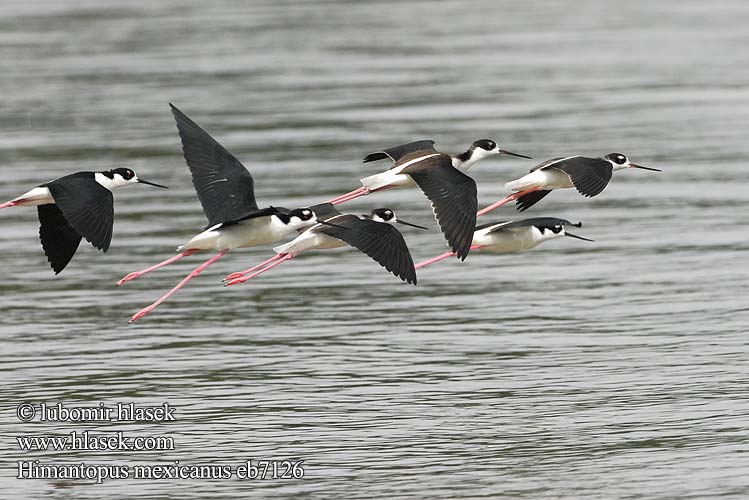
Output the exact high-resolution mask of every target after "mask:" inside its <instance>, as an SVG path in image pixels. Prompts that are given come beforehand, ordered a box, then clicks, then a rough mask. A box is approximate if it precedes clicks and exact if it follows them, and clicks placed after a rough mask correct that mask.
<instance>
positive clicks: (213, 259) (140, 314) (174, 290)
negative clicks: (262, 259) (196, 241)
mask: <svg viewBox="0 0 749 500" xmlns="http://www.w3.org/2000/svg"><path fill="white" fill-rule="evenodd" d="M227 253H229V250H221V251H220V252H219V253H217V254H216V255H214V256H213V257H211V258H210V259H208V260H207V261H205V262H203V263H202V264H200V265H199V266H198V267H196V268H195V269H194V270H193V272H191V273H190V274H188V275H187V276H185V278H184V279H183V280H182V281H180V282H179V283H178V284H177V286H175V287H174V288H172V289H171V290H169V291H168V292H167V293H166V294H164V295H163V296H162V297H161V298H160V299H159V300H157V301H156V302H154V303H153V304H151V305H150V306H148V307H144V308H143V309H141V310H140V311H138V312H137V313H135V314H133V317H132V318H130V321H128V323H133V322H134V321H138V320H139V319H140V318H142V317H143V316H145V315H146V314H148V313H150V312H151V311H153V310H154V309H156V308H157V307H158V306H159V304H161V303H162V302H164V301H165V300H166V299H168V298H169V297H171V296H172V295H174V294H175V293H177V290H179V289H180V288H182V287H183V286H185V285H186V284H187V282H188V281H190V280H191V279H193V278H194V277H196V276H197V275H199V274H200V273H202V272H203V270H204V269H205V268H206V267H208V266H210V265H211V264H213V263H214V262H216V261H217V260H218V259H220V258H221V257H223V256H224V255H226V254H227Z"/></svg>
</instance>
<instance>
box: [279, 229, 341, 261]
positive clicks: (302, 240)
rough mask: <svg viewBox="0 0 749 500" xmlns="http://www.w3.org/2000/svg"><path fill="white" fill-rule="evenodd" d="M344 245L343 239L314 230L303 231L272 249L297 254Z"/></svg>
mask: <svg viewBox="0 0 749 500" xmlns="http://www.w3.org/2000/svg"><path fill="white" fill-rule="evenodd" d="M344 246H346V243H344V242H343V241H341V240H339V239H337V238H333V237H332V236H328V235H327V234H322V233H317V232H314V231H305V232H303V233H302V234H300V235H299V236H297V237H296V238H294V239H293V240H291V241H290V242H288V243H285V244H283V245H280V246H277V247H275V248H274V249H273V251H274V252H276V253H290V254H292V255H297V254H300V253H302V252H305V251H307V250H311V249H313V248H315V249H326V248H339V247H344Z"/></svg>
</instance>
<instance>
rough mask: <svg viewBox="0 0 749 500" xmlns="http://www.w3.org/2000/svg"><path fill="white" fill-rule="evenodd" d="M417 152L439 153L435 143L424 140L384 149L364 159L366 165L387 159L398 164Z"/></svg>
mask: <svg viewBox="0 0 749 500" xmlns="http://www.w3.org/2000/svg"><path fill="white" fill-rule="evenodd" d="M416 152H425V153H436V152H437V151H436V150H435V149H434V141H430V140H423V141H415V142H409V143H408V144H401V145H400V146H394V147H392V148H387V149H383V150H382V151H375V152H373V153H369V154H368V155H367V156H365V157H364V163H367V162H370V161H377V160H382V159H385V158H390V159H391V160H393V162H395V163H398V161H400V160H401V158H403V157H404V156H406V155H410V154H412V153H416Z"/></svg>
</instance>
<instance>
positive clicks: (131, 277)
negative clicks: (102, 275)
mask: <svg viewBox="0 0 749 500" xmlns="http://www.w3.org/2000/svg"><path fill="white" fill-rule="evenodd" d="M197 251H198V249H197V248H190V249H187V250H185V251H184V252H182V253H178V254H177V255H175V256H174V257H169V258H168V259H166V260H165V261H163V262H159V263H158V264H155V265H153V266H151V267H147V268H145V269H141V270H140V271H135V272H133V273H130V274H128V275H127V276H125V277H124V278H122V279H121V280H120V281H118V282H117V285H121V284H123V283H126V282H128V281H130V280H134V279H135V278H140V277H141V276H143V275H144V274H148V273H150V272H151V271H155V270H156V269H158V268H160V267H164V266H166V265H167V264H171V263H172V262H175V261H178V260H179V259H181V258H182V257H187V256H188V255H192V254H194V253H195V252H197Z"/></svg>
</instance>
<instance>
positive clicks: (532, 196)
mask: <svg viewBox="0 0 749 500" xmlns="http://www.w3.org/2000/svg"><path fill="white" fill-rule="evenodd" d="M625 168H639V169H643V170H652V171H654V172H660V171H661V170H659V169H657V168H651V167H643V166H642V165H637V164H635V163H631V162H630V161H629V158H627V157H626V156H625V155H623V154H621V153H609V154H607V155H606V156H604V157H603V158H586V157H584V156H568V157H566V158H554V159H551V160H547V161H545V162H543V163H541V164H539V165H536V166H535V167H533V168H532V169H531V171H530V173H529V174H526V175H525V176H523V177H521V178H520V179H516V180H514V181H510V182H508V183H506V184H505V188H507V189H510V190H512V191H515V193H513V194H511V195H509V196H506V197H505V198H503V199H501V200H499V201H498V202H496V203H493V204H492V205H489V206H488V207H486V208H483V209H481V210H480V211H479V212H478V214H477V215H483V214H485V213H488V212H491V211H492V210H494V209H495V208H497V207H501V206H502V205H504V204H505V203H508V202H510V201H512V200H517V201H516V204H517V209H518V210H519V211H521V212H522V211H524V210H527V209H528V208H530V207H532V206H533V205H535V204H536V203H538V202H539V201H540V200H541V199H542V198H544V197H545V196H546V195H547V194H549V193H550V192H551V191H553V190H554V189H566V188H572V187H574V188H575V189H577V191H578V192H579V193H580V194H581V195H583V196H585V197H592V196H596V195H597V194H598V193H600V192H601V191H603V190H604V188H605V187H606V186H607V185H608V184H609V181H610V180H611V175H612V174H613V172H615V171H616V170H623V169H625Z"/></svg>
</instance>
